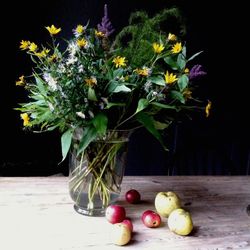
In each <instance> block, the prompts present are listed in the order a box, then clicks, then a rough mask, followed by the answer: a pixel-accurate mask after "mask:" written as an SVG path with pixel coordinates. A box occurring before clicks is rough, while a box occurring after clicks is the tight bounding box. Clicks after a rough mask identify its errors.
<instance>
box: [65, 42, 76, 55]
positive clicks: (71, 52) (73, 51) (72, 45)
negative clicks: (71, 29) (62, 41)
mask: <svg viewBox="0 0 250 250" xmlns="http://www.w3.org/2000/svg"><path fill="white" fill-rule="evenodd" d="M67 50H68V52H69V57H72V56H75V54H76V53H77V51H78V50H79V48H78V46H77V44H76V43H73V42H71V43H70V44H69V45H68V48H67Z"/></svg>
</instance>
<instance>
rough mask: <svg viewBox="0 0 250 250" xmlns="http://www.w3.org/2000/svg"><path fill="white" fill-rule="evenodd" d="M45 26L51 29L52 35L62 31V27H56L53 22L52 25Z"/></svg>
mask: <svg viewBox="0 0 250 250" xmlns="http://www.w3.org/2000/svg"><path fill="white" fill-rule="evenodd" d="M45 28H46V29H47V30H48V31H49V33H50V35H52V36H53V35H56V34H58V33H59V32H60V31H61V28H56V27H55V26H54V24H52V25H51V27H49V26H47V27H45Z"/></svg>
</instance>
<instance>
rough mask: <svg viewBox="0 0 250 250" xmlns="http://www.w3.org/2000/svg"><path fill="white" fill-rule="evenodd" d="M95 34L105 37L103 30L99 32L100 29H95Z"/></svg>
mask: <svg viewBox="0 0 250 250" xmlns="http://www.w3.org/2000/svg"><path fill="white" fill-rule="evenodd" d="M95 35H96V36H97V37H105V34H104V33H103V32H101V31H98V30H95Z"/></svg>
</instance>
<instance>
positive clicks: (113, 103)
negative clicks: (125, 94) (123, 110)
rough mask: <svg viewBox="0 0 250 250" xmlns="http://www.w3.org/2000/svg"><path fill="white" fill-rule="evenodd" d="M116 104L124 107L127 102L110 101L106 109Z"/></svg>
mask: <svg viewBox="0 0 250 250" xmlns="http://www.w3.org/2000/svg"><path fill="white" fill-rule="evenodd" d="M114 106H120V107H123V106H125V103H119V102H109V103H108V104H107V106H106V107H105V109H109V108H111V107H114Z"/></svg>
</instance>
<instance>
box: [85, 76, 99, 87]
mask: <svg viewBox="0 0 250 250" xmlns="http://www.w3.org/2000/svg"><path fill="white" fill-rule="evenodd" d="M84 81H85V83H86V85H88V86H89V87H94V86H95V85H96V84H97V80H96V78H95V77H94V76H91V77H90V78H86V79H85V80H84Z"/></svg>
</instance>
